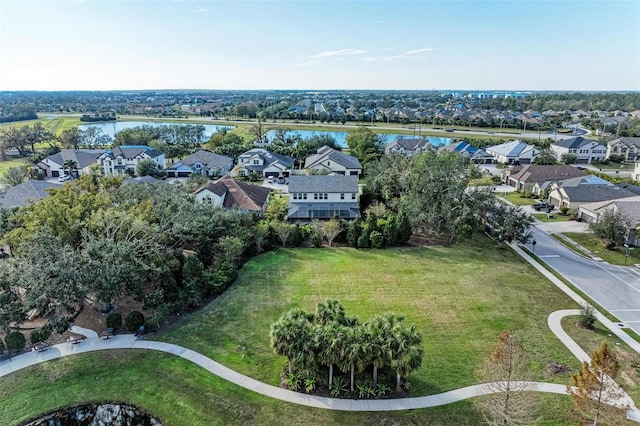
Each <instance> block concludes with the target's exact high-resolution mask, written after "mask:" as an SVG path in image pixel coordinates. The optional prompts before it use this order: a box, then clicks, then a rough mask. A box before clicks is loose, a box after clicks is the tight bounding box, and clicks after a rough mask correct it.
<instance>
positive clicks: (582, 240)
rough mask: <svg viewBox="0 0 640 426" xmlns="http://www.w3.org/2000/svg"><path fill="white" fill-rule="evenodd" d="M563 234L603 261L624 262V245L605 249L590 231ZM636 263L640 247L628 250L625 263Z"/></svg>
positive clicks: (617, 263) (619, 263)
mask: <svg viewBox="0 0 640 426" xmlns="http://www.w3.org/2000/svg"><path fill="white" fill-rule="evenodd" d="M563 235H565V236H566V237H568V238H570V239H571V240H573V241H575V242H576V243H578V244H580V245H581V246H582V247H584V248H586V249H587V250H589V251H590V252H591V253H594V254H595V255H597V256H598V257H600V258H602V260H604V261H605V262H609V263H610V264H612V265H624V264H625V257H626V256H625V253H626V248H625V247H615V248H614V249H613V250H607V248H606V245H605V244H604V243H603V242H602V240H601V239H600V238H598V237H596V236H595V235H593V234H592V233H590V232H565V233H564V234H563ZM637 263H640V248H632V250H629V257H628V259H626V264H627V265H628V266H631V265H635V264H637Z"/></svg>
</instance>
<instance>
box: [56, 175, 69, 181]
mask: <svg viewBox="0 0 640 426" xmlns="http://www.w3.org/2000/svg"><path fill="white" fill-rule="evenodd" d="M70 179H71V175H60V176H59V177H58V182H66V181H68V180H70Z"/></svg>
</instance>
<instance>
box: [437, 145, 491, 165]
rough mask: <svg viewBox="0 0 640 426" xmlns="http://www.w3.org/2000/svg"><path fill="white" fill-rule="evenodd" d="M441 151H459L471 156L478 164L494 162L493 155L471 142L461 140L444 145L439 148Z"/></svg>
mask: <svg viewBox="0 0 640 426" xmlns="http://www.w3.org/2000/svg"><path fill="white" fill-rule="evenodd" d="M438 151H439V152H447V151H449V152H457V153H458V154H460V155H462V156H465V157H469V158H471V161H473V162H474V163H476V164H491V163H493V156H492V155H489V154H488V153H487V152H485V151H484V150H482V149H480V148H476V147H475V146H473V145H471V144H469V142H465V141H459V142H454V143H451V144H449V145H443V146H441V147H440V148H438Z"/></svg>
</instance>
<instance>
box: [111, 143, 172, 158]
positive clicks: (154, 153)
mask: <svg viewBox="0 0 640 426" xmlns="http://www.w3.org/2000/svg"><path fill="white" fill-rule="evenodd" d="M142 153H145V154H147V155H148V156H149V157H151V158H156V157H159V156H161V155H163V154H164V153H163V152H161V151H158V150H157V149H153V148H151V147H150V146H146V145H122V146H116V147H115V148H113V149H110V150H107V151H106V154H107V155H108V156H109V157H111V158H116V157H118V156H121V157H123V158H127V159H133V158H136V157H137V156H138V155H140V154H142Z"/></svg>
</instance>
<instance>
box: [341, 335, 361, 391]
mask: <svg viewBox="0 0 640 426" xmlns="http://www.w3.org/2000/svg"><path fill="white" fill-rule="evenodd" d="M345 330H346V332H345V335H344V342H343V344H342V350H341V353H340V369H341V370H342V371H343V372H345V373H346V372H347V371H349V376H350V383H351V387H350V389H351V392H353V391H354V382H355V371H356V369H357V370H358V371H362V370H363V369H364V366H365V359H366V354H365V345H364V334H363V333H362V327H347V328H345Z"/></svg>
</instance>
